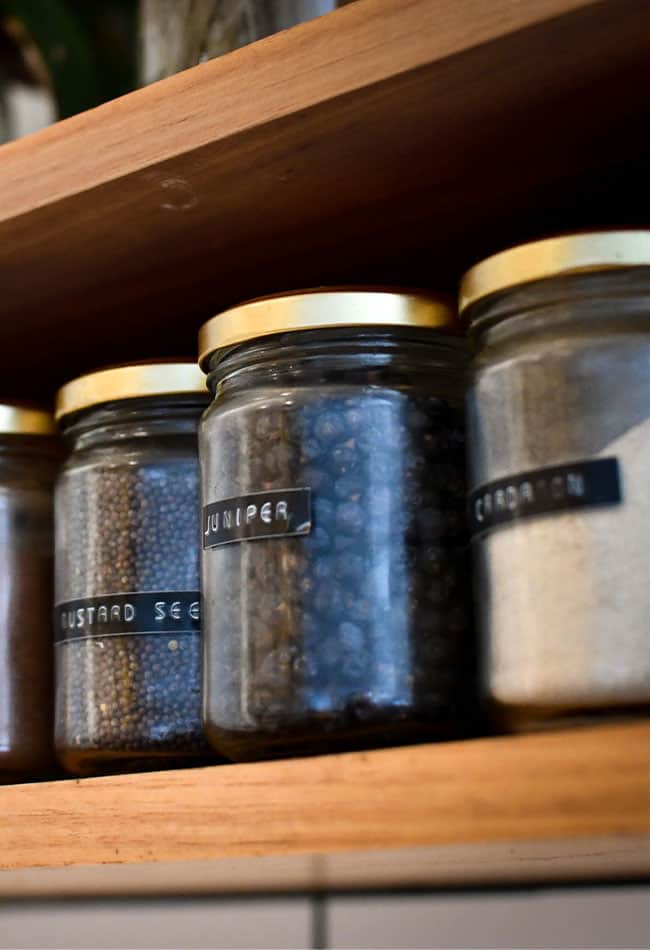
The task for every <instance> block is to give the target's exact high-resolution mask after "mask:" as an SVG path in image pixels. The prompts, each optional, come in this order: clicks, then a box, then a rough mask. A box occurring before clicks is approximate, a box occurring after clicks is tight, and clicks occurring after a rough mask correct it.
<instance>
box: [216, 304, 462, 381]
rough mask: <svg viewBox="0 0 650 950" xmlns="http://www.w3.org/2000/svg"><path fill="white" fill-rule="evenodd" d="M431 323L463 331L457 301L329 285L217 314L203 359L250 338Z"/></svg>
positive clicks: (430, 325) (428, 326)
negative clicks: (298, 332)
mask: <svg viewBox="0 0 650 950" xmlns="http://www.w3.org/2000/svg"><path fill="white" fill-rule="evenodd" d="M381 326H384V327H386V326H392V327H397V326H403V327H426V328H429V329H444V330H447V331H451V332H459V323H458V318H457V315H456V310H455V308H454V306H453V303H452V302H451V301H450V300H449V299H448V298H446V297H444V296H441V295H435V294H429V293H427V292H426V291H415V290H414V291H408V290H407V291H400V290H390V289H384V288H377V287H376V288H372V287H367V288H356V287H350V288H341V287H336V288H328V287H322V288H321V287H318V288H314V289H313V290H311V289H310V290H301V291H296V292H295V293H290V294H282V295H279V296H272V297H260V298H259V299H257V300H250V301H247V302H246V303H243V304H241V305H240V306H238V307H233V308H231V309H230V310H226V311H225V312H224V313H220V314H217V316H216V317H212V319H211V320H208V322H207V323H204V324H203V326H202V327H201V330H200V331H199V363H200V365H201V366H202V367H204V368H205V366H206V362H207V360H208V358H209V357H210V355H211V354H212V353H214V352H215V351H217V350H225V349H228V348H229V347H231V346H235V345H236V344H238V343H244V342H245V341H247V340H254V339H259V338H260V337H265V336H271V335H272V334H274V333H291V332H297V331H299V330H317V329H327V328H330V329H331V328H335V327H381Z"/></svg>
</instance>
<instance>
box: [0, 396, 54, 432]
mask: <svg viewBox="0 0 650 950" xmlns="http://www.w3.org/2000/svg"><path fill="white" fill-rule="evenodd" d="M55 433H56V426H55V425H54V417H53V416H52V413H51V412H48V411H47V410H46V409H35V408H33V407H31V406H20V405H17V404H16V405H13V404H12V403H0V435H55Z"/></svg>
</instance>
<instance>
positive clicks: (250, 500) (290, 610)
mask: <svg viewBox="0 0 650 950" xmlns="http://www.w3.org/2000/svg"><path fill="white" fill-rule="evenodd" d="M200 349H201V358H200V361H201V365H202V367H203V368H204V369H205V371H206V373H207V374H208V385H209V389H210V391H211V393H212V395H213V397H214V399H213V402H212V404H211V406H210V408H209V409H208V410H207V412H206V413H205V415H204V417H203V420H202V423H201V426H200V432H199V455H200V459H201V483H202V505H203V525H202V533H203V540H202V591H203V610H204V631H205V641H204V667H203V677H204V679H203V687H204V721H205V725H206V730H207V732H208V737H209V738H210V740H211V742H212V743H213V745H214V746H215V748H216V749H218V750H219V751H221V752H222V753H223V754H224V755H226V756H228V757H229V758H232V759H235V760H246V759H255V758H264V757H275V756H285V755H293V754H313V753H319V752H327V751H329V750H336V749H344V748H363V747H370V746H377V745H389V744H395V743H400V742H412V741H419V740H426V739H433V738H437V737H444V736H450V735H454V734H459V733H462V732H463V731H464V729H465V727H466V723H467V714H468V710H469V703H468V699H469V698H470V697H471V695H472V693H473V688H474V686H473V684H474V654H473V646H472V637H471V633H470V606H469V595H468V575H467V570H466V564H465V558H466V553H467V544H466V533H465V517H464V511H465V485H464V445H463V441H464V440H463V418H462V400H463V391H464V382H465V369H466V362H467V357H466V350H465V346H464V344H463V341H462V340H461V339H459V337H458V330H457V322H456V317H455V313H454V311H453V309H452V308H451V307H450V305H449V304H448V303H447V302H446V301H445V300H444V299H442V298H438V297H434V296H428V295H425V294H417V293H399V292H394V291H385V290H360V289H356V290H355V289H349V290H317V291H308V292H301V293H296V294H290V295H285V296H281V297H273V298H266V299H261V300H256V301H252V302H250V303H247V304H244V305H242V306H240V307H236V308H234V309H232V310H230V311H227V312H226V313H223V314H220V315H218V316H217V317H215V318H214V319H212V320H211V321H209V322H208V323H207V324H206V325H205V326H204V327H203V329H202V331H201V337H200Z"/></svg>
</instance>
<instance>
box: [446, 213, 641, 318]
mask: <svg viewBox="0 0 650 950" xmlns="http://www.w3.org/2000/svg"><path fill="white" fill-rule="evenodd" d="M635 267H650V230H636V231H633V230H624V231H583V232H577V233H574V234H565V235H559V236H555V237H549V238H543V239H542V240H539V241H530V242H528V243H526V244H518V245H516V246H515V247H511V248H508V249H506V250H504V251H500V252H499V253H497V254H493V255H491V256H490V257H486V258H485V259H484V260H482V261H479V262H478V263H477V264H475V265H474V266H473V267H471V268H470V269H469V270H468V271H466V272H465V274H464V275H463V277H462V279H461V282H460V293H459V303H458V309H459V313H460V315H461V317H463V318H464V319H465V320H466V321H467V320H469V321H470V322H471V320H472V315H473V309H474V306H475V305H476V304H478V303H480V302H483V301H485V300H486V298H488V297H491V296H492V295H494V294H498V293H503V292H504V291H508V290H514V289H515V288H518V287H521V286H523V285H525V284H529V283H534V282H536V281H540V280H551V279H552V278H554V277H567V276H572V275H577V274H589V273H604V272H607V271H617V270H626V269H629V268H635Z"/></svg>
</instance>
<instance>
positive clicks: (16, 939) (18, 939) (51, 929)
mask: <svg viewBox="0 0 650 950" xmlns="http://www.w3.org/2000/svg"><path fill="white" fill-rule="evenodd" d="M314 911H316V912H315V913H314ZM321 941H322V942H321ZM312 946H317V947H318V946H327V947H331V948H334V950H338V948H358V950H364V948H376V950H382V948H384V947H394V948H409V950H410V948H414V950H415V948H420V947H423V948H439V947H447V948H456V947H473V948H477V950H482V948H497V947H501V948H522V950H525V948H529V947H540V948H556V947H558V948H559V947H562V948H567V950H569V948H574V947H580V948H582V947H590V948H600V947H609V948H626V950H627V948H644V950H647V948H649V947H650V885H646V886H632V885H630V886H625V887H594V888H568V889H566V890H563V889H553V890H536V891H501V892H494V893H454V894H450V893H447V894H444V893H438V894H417V895H387V894H379V895H364V896H361V895H358V896H346V897H341V896H334V897H328V898H324V899H321V900H320V902H314V901H312V900H310V898H308V897H295V898H294V897H290V898H268V899H264V898H251V899H218V898H215V899H205V898H201V899H196V900H188V899H178V900H177V899H173V900H172V899H169V900H145V901H136V900H134V901H78V902H74V901H70V902H60V903H56V902H53V903H47V902H25V903H21V902H14V903H9V902H4V903H2V904H0V948H15V950H18V948H59V947H65V948H69V950H76V948H88V950H94V948H106V947H109V948H113V947H115V948H118V947H119V948H128V947H131V948H134V950H140V948H156V947H157V948H161V950H163V948H168V947H182V948H187V950H193V948H215V950H219V948H226V947H230V948H234V950H237V948H253V947H269V948H275V947H285V948H310V947H312Z"/></svg>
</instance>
